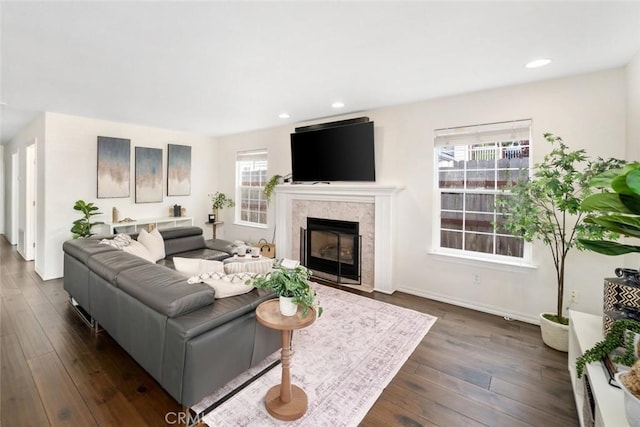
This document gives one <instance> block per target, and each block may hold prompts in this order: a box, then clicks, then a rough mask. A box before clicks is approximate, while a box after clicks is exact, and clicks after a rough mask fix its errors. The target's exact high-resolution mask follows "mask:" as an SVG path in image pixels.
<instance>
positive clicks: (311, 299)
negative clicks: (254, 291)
mask: <svg viewBox="0 0 640 427" xmlns="http://www.w3.org/2000/svg"><path fill="white" fill-rule="evenodd" d="M311 274H312V273H311V270H309V269H308V268H306V267H304V266H302V265H299V266H297V267H295V268H284V267H282V266H281V265H280V264H276V265H274V269H273V270H272V271H271V272H269V273H267V274H266V275H264V276H256V278H254V279H252V280H248V281H247V284H248V285H253V286H255V287H256V288H263V289H273V291H274V292H275V294H276V295H277V296H279V297H280V296H282V297H289V298H293V303H294V304H297V305H299V306H301V307H302V315H303V316H306V315H307V313H308V312H309V308H311V307H314V308H317V311H318V317H320V316H321V315H322V307H321V306H319V305H318V303H317V301H316V294H315V291H314V290H313V288H311V286H310V285H309V278H310V277H311Z"/></svg>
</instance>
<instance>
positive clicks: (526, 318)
mask: <svg viewBox="0 0 640 427" xmlns="http://www.w3.org/2000/svg"><path fill="white" fill-rule="evenodd" d="M396 290H397V291H400V292H404V293H407V294H411V295H416V296H419V297H423V298H428V299H432V300H435V301H440V302H444V303H447V304H453V305H457V306H460V307H464V308H469V309H471V310H476V311H482V312H484V313H489V314H495V315H497V316H500V317H504V318H509V319H513V320H520V321H522V322H526V323H531V324H533V325H539V324H540V319H539V318H538V316H531V315H530V314H528V313H519V312H515V311H505V310H504V309H502V308H499V307H493V306H490V305H482V304H478V303H477V302H472V301H466V300H462V299H457V298H451V297H449V296H445V295H439V294H434V293H432V292H425V291H423V290H417V289H411V288H405V287H399V288H398V289H396Z"/></svg>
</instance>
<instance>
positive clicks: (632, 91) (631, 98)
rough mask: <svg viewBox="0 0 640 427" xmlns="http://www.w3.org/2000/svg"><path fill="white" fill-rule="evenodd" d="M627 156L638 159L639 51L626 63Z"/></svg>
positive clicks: (639, 109)
mask: <svg viewBox="0 0 640 427" xmlns="http://www.w3.org/2000/svg"><path fill="white" fill-rule="evenodd" d="M626 71H627V156H628V158H629V159H632V160H637V161H640V51H638V52H637V53H636V54H635V56H634V57H633V59H632V60H631V62H629V64H628V65H627V68H626Z"/></svg>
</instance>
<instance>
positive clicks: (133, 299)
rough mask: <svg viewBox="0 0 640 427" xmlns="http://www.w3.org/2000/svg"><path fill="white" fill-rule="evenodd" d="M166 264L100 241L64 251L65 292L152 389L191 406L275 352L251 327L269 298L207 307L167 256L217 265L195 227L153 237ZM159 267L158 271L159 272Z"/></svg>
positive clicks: (218, 255) (208, 292)
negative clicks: (129, 359) (157, 238)
mask: <svg viewBox="0 0 640 427" xmlns="http://www.w3.org/2000/svg"><path fill="white" fill-rule="evenodd" d="M160 232H161V234H162V236H163V239H164V244H165V251H166V254H167V257H166V258H165V259H164V260H160V261H158V263H157V264H153V263H151V262H149V261H146V260H144V259H142V258H139V257H137V256H135V255H131V254H129V253H126V252H123V251H120V250H118V249H116V248H114V247H112V246H109V245H104V244H100V243H99V242H100V239H101V238H103V237H104V236H102V237H101V238H96V237H94V238H89V239H77V240H69V241H67V242H65V243H64V245H63V250H64V279H63V280H64V289H65V290H66V291H67V292H68V293H69V296H70V297H71V298H73V300H75V302H76V303H77V304H78V305H79V306H80V307H81V309H82V311H84V312H86V313H88V315H89V316H91V318H92V319H93V320H94V321H95V322H97V323H98V324H99V325H100V326H101V327H102V328H103V329H104V330H105V331H106V332H108V333H109V335H110V336H111V337H113V339H115V340H116V341H117V342H118V344H120V345H121V346H122V347H123V348H124V349H125V350H126V351H127V352H128V353H129V354H130V355H131V356H132V357H133V358H134V359H135V360H136V361H137V362H138V363H139V364H140V365H141V366H142V367H143V368H144V369H145V370H146V371H147V372H149V374H151V376H153V378H155V380H156V381H158V383H160V385H161V386H162V387H163V388H164V389H165V390H166V391H167V392H169V394H171V396H173V397H174V398H175V399H176V400H177V401H178V402H179V403H180V404H182V405H183V406H191V405H193V404H195V403H197V402H199V401H200V400H201V399H202V398H203V397H205V396H207V395H209V394H211V393H212V392H213V391H215V390H216V389H218V388H219V387H221V386H222V385H224V384H225V383H226V382H228V381H229V380H231V379H233V378H234V377H236V376H237V375H238V374H240V373H242V372H244V371H245V370H247V369H248V368H250V367H251V366H253V365H255V364H256V363H258V362H260V361H262V360H263V359H264V358H265V357H267V356H268V355H270V354H272V353H273V352H274V351H276V350H278V349H279V348H280V334H279V332H278V331H274V330H271V329H267V328H265V327H264V326H262V325H260V324H259V323H258V322H257V321H256V316H255V309H256V307H257V306H258V305H259V304H260V303H261V302H263V301H266V300H268V299H271V298H274V297H275V296H274V294H273V293H272V292H270V291H265V290H262V289H254V290H252V291H251V292H249V293H247V294H244V295H239V296H234V297H230V298H224V299H218V300H215V299H214V291H213V289H212V288H210V287H209V286H207V285H205V284H195V285H190V284H187V280H186V278H185V276H183V275H182V274H180V273H178V272H177V271H175V270H173V269H172V268H170V267H172V266H173V263H172V262H171V259H172V258H173V256H181V257H191V258H206V259H223V258H226V257H228V256H229V253H227V252H225V251H220V250H218V249H228V248H224V247H220V246H218V249H215V247H209V246H207V242H205V239H204V237H203V235H202V229H200V228H199V227H177V228H173V229H167V230H161V231H160ZM162 264H164V265H162Z"/></svg>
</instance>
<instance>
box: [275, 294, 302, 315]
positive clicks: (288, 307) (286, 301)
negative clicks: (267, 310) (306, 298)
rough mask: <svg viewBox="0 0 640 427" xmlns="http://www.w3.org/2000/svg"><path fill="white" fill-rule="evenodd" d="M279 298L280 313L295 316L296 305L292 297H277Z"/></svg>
mask: <svg viewBox="0 0 640 427" xmlns="http://www.w3.org/2000/svg"><path fill="white" fill-rule="evenodd" d="M279 298H280V313H282V315H283V316H295V315H296V313H297V312H298V305H297V304H294V303H293V298H292V297H279Z"/></svg>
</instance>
